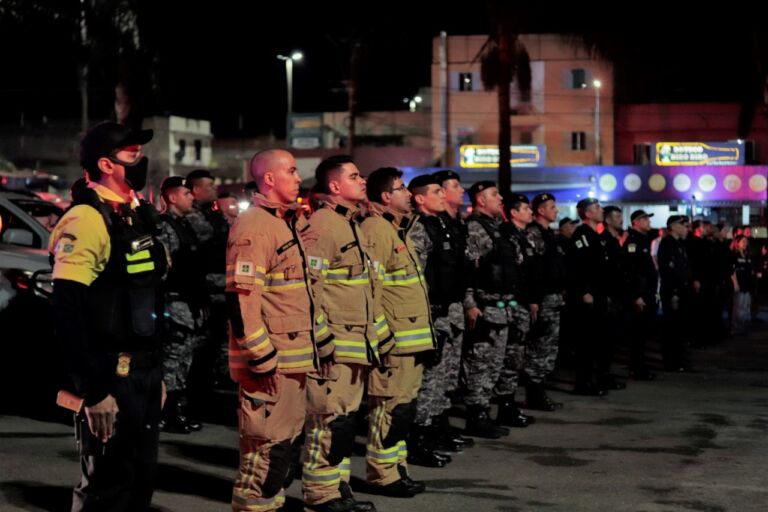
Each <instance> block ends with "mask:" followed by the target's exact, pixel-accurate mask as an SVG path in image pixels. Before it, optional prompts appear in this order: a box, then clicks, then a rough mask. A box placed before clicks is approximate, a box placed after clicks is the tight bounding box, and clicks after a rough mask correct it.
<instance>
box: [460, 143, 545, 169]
mask: <svg viewBox="0 0 768 512" xmlns="http://www.w3.org/2000/svg"><path fill="white" fill-rule="evenodd" d="M509 149H510V151H511V153H512V155H511V158H510V160H509V161H510V163H511V164H512V167H541V166H544V165H546V161H547V147H546V146H544V145H539V144H531V145H524V146H510V147H509ZM459 166H460V167H462V168H464V169H489V168H496V167H498V166H499V147H498V146H496V145H490V144H487V145H485V144H467V145H464V146H461V147H460V148H459Z"/></svg>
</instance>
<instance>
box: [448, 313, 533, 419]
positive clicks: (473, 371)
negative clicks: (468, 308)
mask: <svg viewBox="0 0 768 512" xmlns="http://www.w3.org/2000/svg"><path fill="white" fill-rule="evenodd" d="M529 326H530V315H529V314H528V311H527V310H526V308H525V307H523V306H522V305H520V304H515V305H506V306H505V307H503V308H499V307H493V306H486V307H485V308H483V316H482V317H481V318H480V319H478V323H477V325H476V326H475V329H474V330H473V331H468V332H467V336H466V338H465V339H466V341H465V345H466V347H465V357H464V362H463V365H462V366H463V370H464V373H465V375H466V385H467V390H466V394H465V396H464V402H465V403H466V404H467V405H474V406H481V407H488V405H489V404H490V401H491V397H492V396H493V395H509V394H512V393H514V392H515V389H517V381H518V376H519V373H520V370H521V368H522V365H523V362H524V360H525V344H524V343H525V342H524V340H525V336H526V334H527V332H528V327H529Z"/></svg>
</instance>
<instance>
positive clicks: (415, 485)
mask: <svg viewBox="0 0 768 512" xmlns="http://www.w3.org/2000/svg"><path fill="white" fill-rule="evenodd" d="M397 472H398V473H400V479H401V480H402V481H403V482H405V483H406V485H408V486H410V488H411V490H412V491H413V493H414V494H420V493H422V492H424V491H425V490H426V489H427V485H426V484H425V483H424V482H422V481H419V480H414V479H412V478H411V477H410V476H408V470H407V469H405V466H401V465H400V464H398V465H397Z"/></svg>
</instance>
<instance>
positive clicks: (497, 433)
mask: <svg viewBox="0 0 768 512" xmlns="http://www.w3.org/2000/svg"><path fill="white" fill-rule="evenodd" d="M464 433H465V434H467V435H468V436H474V437H482V438H485V439H498V438H500V437H501V436H503V435H505V434H504V431H503V430H501V429H499V428H498V427H497V426H496V423H495V422H494V421H493V420H492V419H491V417H490V415H489V414H488V409H486V408H484V407H482V406H477V405H471V406H469V407H467V427H466V429H465V430H464Z"/></svg>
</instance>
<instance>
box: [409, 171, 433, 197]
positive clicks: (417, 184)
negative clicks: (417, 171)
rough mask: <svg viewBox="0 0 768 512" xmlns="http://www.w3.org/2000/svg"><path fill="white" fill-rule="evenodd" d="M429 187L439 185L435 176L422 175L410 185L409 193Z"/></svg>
mask: <svg viewBox="0 0 768 512" xmlns="http://www.w3.org/2000/svg"><path fill="white" fill-rule="evenodd" d="M427 185H439V183H438V182H437V180H436V179H435V177H434V175H432V174H422V175H421V176H416V177H415V178H413V179H412V180H411V182H410V183H408V191H409V192H411V193H413V191H414V190H416V189H417V188H421V187H426V186H427Z"/></svg>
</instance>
